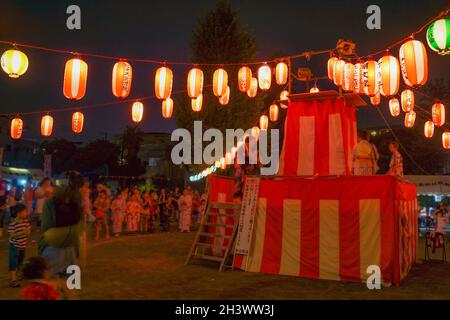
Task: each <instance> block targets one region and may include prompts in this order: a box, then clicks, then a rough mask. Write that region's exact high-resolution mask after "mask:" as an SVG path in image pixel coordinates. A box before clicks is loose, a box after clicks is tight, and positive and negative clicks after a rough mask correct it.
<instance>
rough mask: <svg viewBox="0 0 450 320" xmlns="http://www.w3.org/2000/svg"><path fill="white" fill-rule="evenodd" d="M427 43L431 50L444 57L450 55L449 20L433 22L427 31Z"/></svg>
mask: <svg viewBox="0 0 450 320" xmlns="http://www.w3.org/2000/svg"><path fill="white" fill-rule="evenodd" d="M427 42H428V46H429V47H430V48H431V50H433V51H436V52H437V53H439V54H441V55H444V54H449V53H450V19H446V18H444V19H439V20H436V21H434V22H433V23H432V24H430V26H429V27H428V29H427Z"/></svg>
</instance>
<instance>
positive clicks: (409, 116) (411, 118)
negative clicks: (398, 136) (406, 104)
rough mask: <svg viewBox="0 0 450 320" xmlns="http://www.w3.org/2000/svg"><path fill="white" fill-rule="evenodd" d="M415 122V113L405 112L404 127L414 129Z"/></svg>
mask: <svg viewBox="0 0 450 320" xmlns="http://www.w3.org/2000/svg"><path fill="white" fill-rule="evenodd" d="M415 121H416V113H415V112H414V111H410V112H407V113H406V114H405V127H407V128H412V127H414V122H415Z"/></svg>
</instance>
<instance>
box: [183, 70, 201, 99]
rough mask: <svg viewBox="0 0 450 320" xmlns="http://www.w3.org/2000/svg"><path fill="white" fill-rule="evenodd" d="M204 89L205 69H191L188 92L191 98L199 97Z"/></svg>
mask: <svg viewBox="0 0 450 320" xmlns="http://www.w3.org/2000/svg"><path fill="white" fill-rule="evenodd" d="M202 91H203V71H202V70H200V69H199V68H192V69H191V70H189V73H188V77H187V93H188V96H189V98H191V99H195V98H197V97H198V96H199V95H200V94H201V93H202Z"/></svg>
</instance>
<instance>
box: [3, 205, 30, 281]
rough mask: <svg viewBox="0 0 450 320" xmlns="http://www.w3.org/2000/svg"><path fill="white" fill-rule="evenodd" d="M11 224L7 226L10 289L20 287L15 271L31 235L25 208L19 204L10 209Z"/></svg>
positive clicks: (19, 264)
mask: <svg viewBox="0 0 450 320" xmlns="http://www.w3.org/2000/svg"><path fill="white" fill-rule="evenodd" d="M10 213H11V222H10V223H9V226H8V233H9V272H10V275H11V282H10V284H9V286H10V287H11V288H17V287H20V283H19V281H20V280H21V279H20V278H18V277H17V270H18V269H19V268H20V267H21V266H22V263H23V259H24V258H25V249H26V247H27V242H28V236H29V235H30V233H31V226H30V222H29V221H28V211H27V207H26V206H24V205H23V204H21V203H18V204H16V205H15V206H13V207H11V208H10Z"/></svg>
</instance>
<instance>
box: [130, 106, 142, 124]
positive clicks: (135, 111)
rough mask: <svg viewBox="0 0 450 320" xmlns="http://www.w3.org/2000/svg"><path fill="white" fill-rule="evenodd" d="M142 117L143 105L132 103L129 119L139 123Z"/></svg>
mask: <svg viewBox="0 0 450 320" xmlns="http://www.w3.org/2000/svg"><path fill="white" fill-rule="evenodd" d="M143 115H144V105H143V104H142V102H139V101H137V102H135V103H133V106H132V107H131V119H132V120H133V121H134V122H136V123H139V122H141V121H142V116H143Z"/></svg>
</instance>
